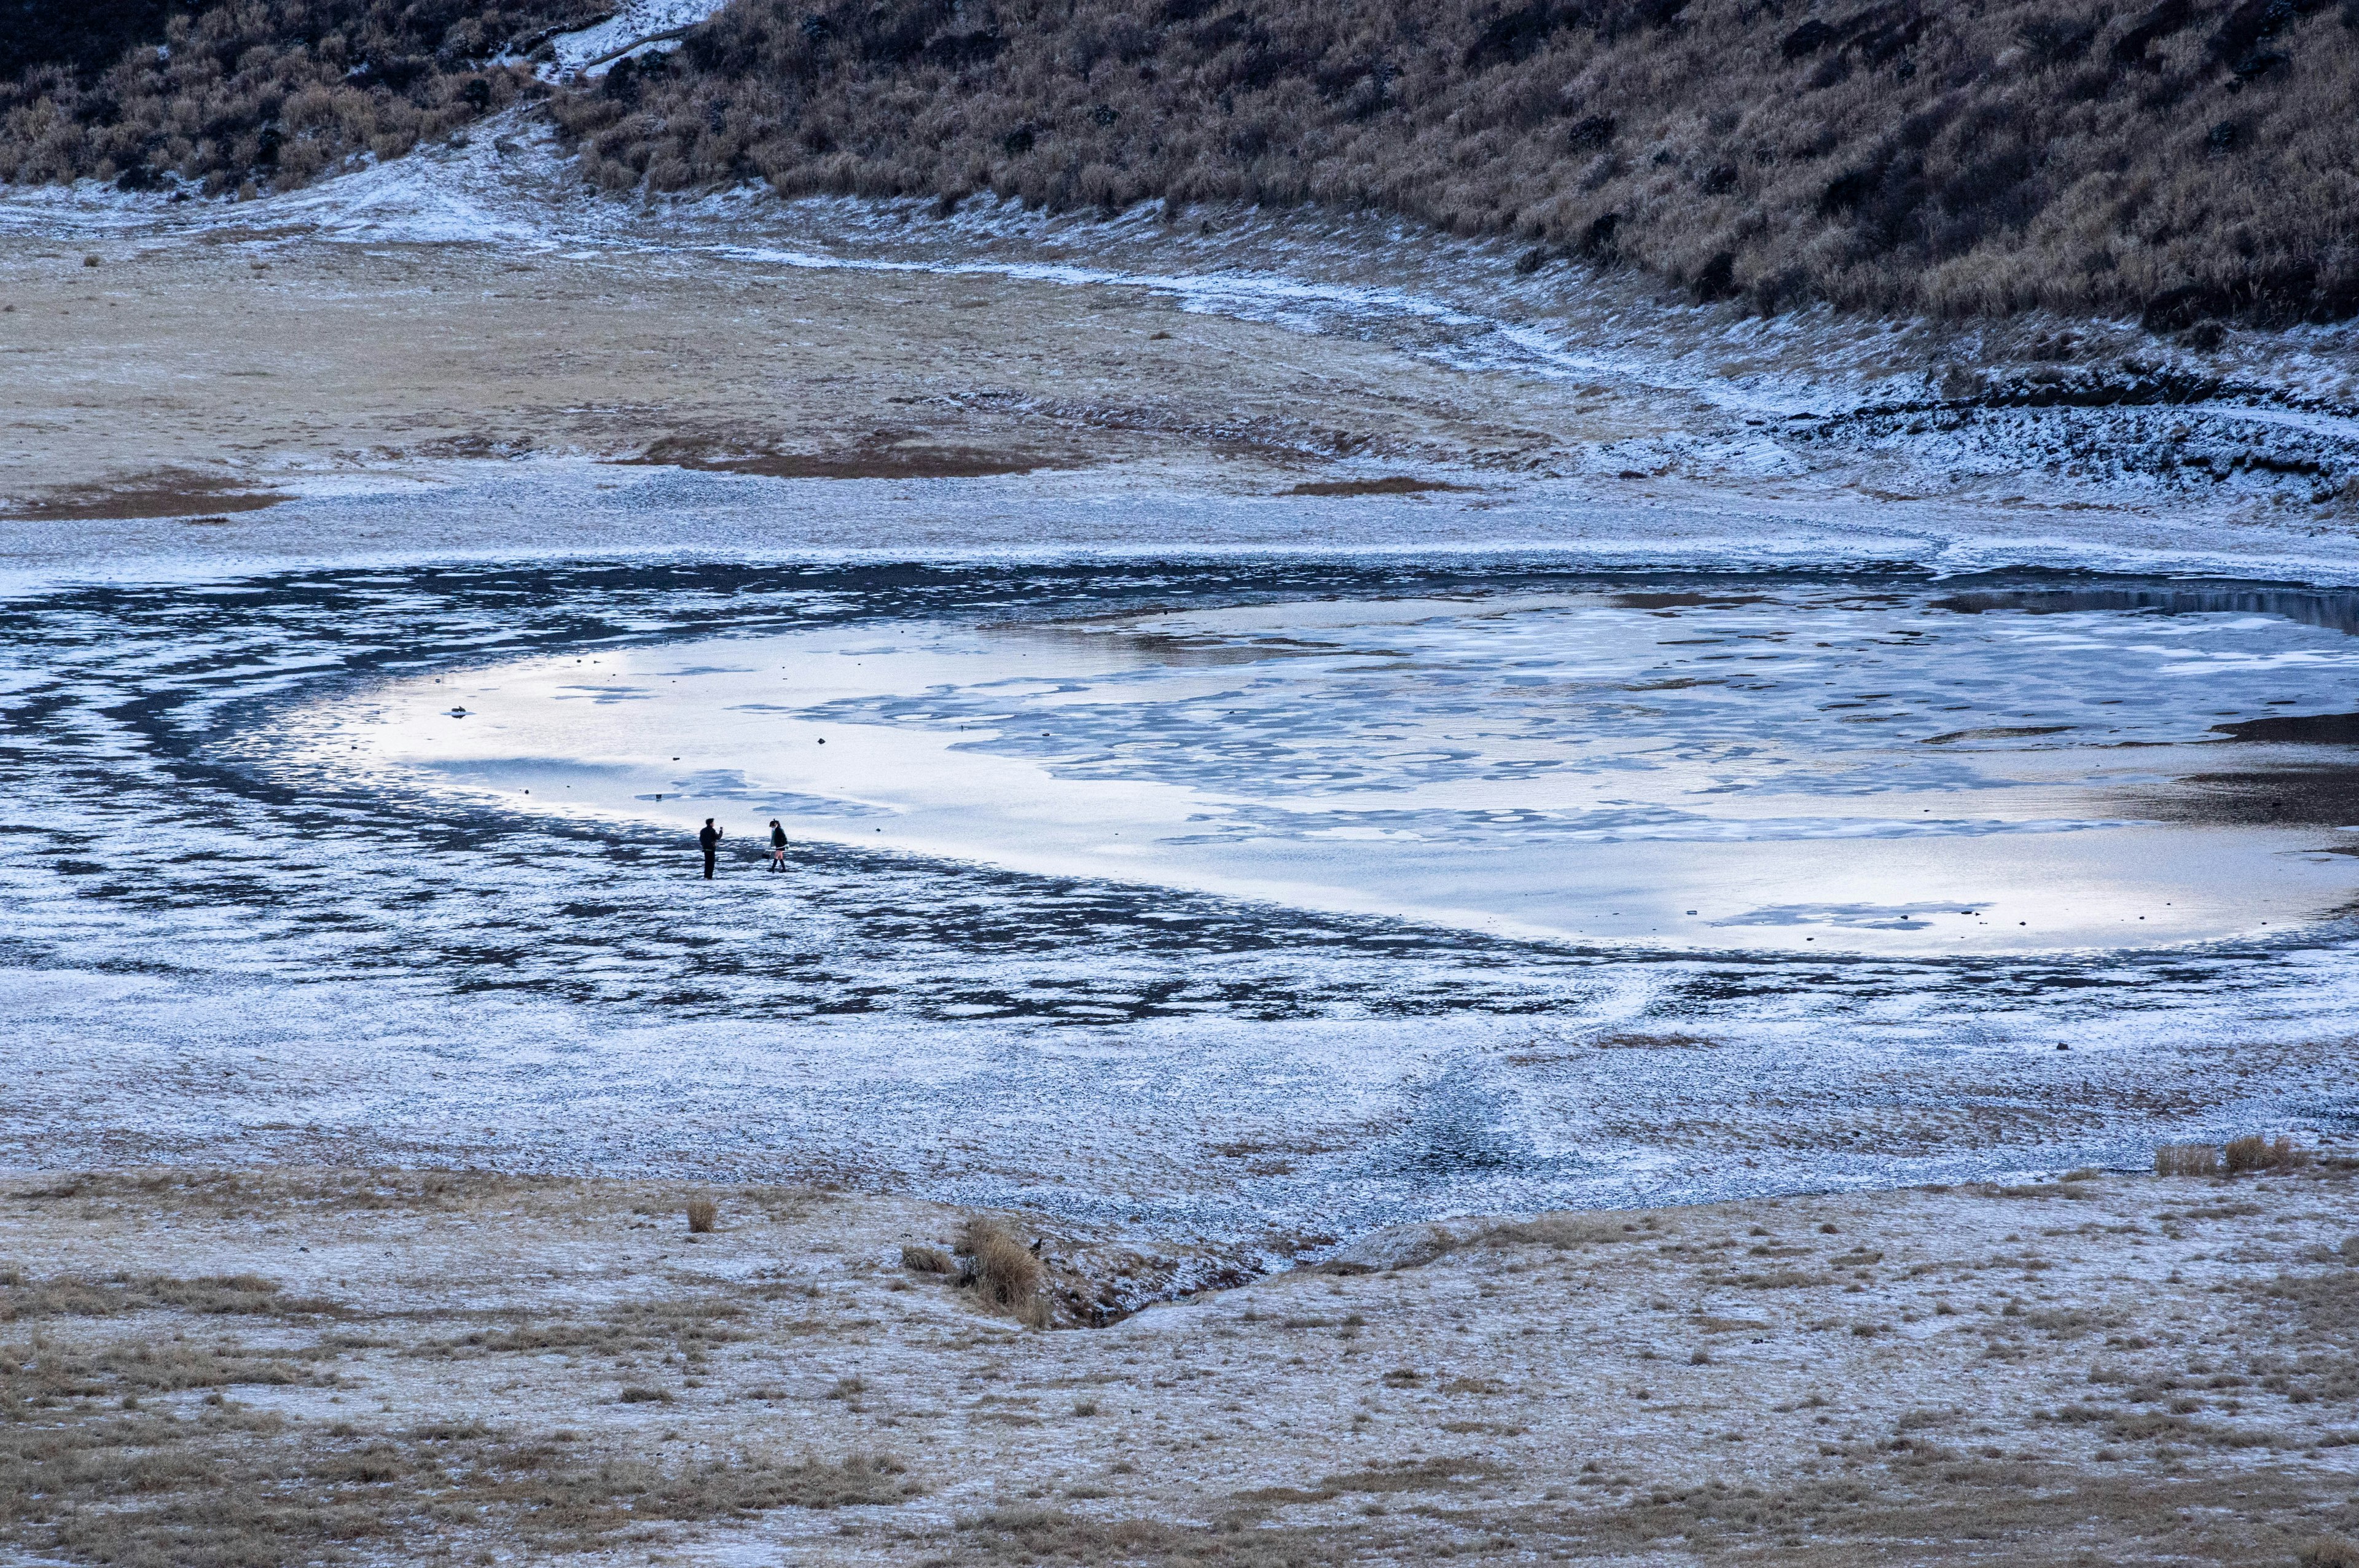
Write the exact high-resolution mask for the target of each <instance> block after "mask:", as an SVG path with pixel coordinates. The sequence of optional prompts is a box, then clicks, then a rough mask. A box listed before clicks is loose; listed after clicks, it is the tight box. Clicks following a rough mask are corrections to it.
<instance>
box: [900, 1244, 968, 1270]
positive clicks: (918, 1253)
mask: <svg viewBox="0 0 2359 1568" xmlns="http://www.w3.org/2000/svg"><path fill="white" fill-rule="evenodd" d="M901 1267H903V1268H904V1269H908V1270H909V1271H912V1272H915V1273H919V1274H948V1273H951V1272H952V1271H955V1270H956V1269H957V1268H958V1261H957V1260H956V1259H954V1258H952V1257H951V1255H950V1254H949V1253H947V1252H945V1251H943V1250H942V1249H940V1248H939V1247H923V1246H917V1245H910V1246H905V1247H903V1248H902V1249H901Z"/></svg>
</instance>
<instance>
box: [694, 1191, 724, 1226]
mask: <svg viewBox="0 0 2359 1568" xmlns="http://www.w3.org/2000/svg"><path fill="white" fill-rule="evenodd" d="M720 1223H721V1209H720V1207H719V1206H718V1205H716V1204H714V1203H713V1201H712V1199H711V1198H708V1197H703V1196H701V1195H700V1196H697V1197H692V1198H690V1199H689V1200H688V1229H689V1234H690V1235H691V1236H709V1235H711V1234H712V1228H713V1227H715V1226H717V1225H719V1224H720Z"/></svg>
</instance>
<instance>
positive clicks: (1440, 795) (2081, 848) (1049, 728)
mask: <svg viewBox="0 0 2359 1568" xmlns="http://www.w3.org/2000/svg"><path fill="white" fill-rule="evenodd" d="M2339 603H2340V600H2337V599H2335V598H2334V597H2333V596H2321V595H2317V594H2303V593H2290V594H2281V595H2277V596H2275V597H2272V596H2271V594H2270V593H2269V592H2268V591H2267V590H2266V589H2255V590H2251V591H2247V592H2230V591H2223V590H2210V591H2209V592H2208V593H2207V592H2199V591H2197V590H2194V589H2190V590H2188V591H2186V592H2184V593H2177V592H2174V591H2173V590H2171V589H2168V588H2163V589H2150V590H2143V591H2140V592H2129V591H2125V590H2113V591H2111V592H2110V593H2109V594H2093V595H2092V594H2082V595H2079V596H2076V595H2074V594H2073V593H2071V592H2066V591H2062V590H2058V591H2039V590H2017V591H2009V592H1999V593H1991V592H1984V593H1980V594H1971V593H1969V594H1961V593H1953V592H1945V591H1944V590H1943V589H1940V587H1939V586H1937V585H1931V584H1928V585H1925V586H1923V587H1921V588H1919V589H1908V590H1905V591H1897V592H1884V591H1870V592H1862V591H1860V590H1858V589H1852V588H1846V587H1843V586H1841V585H1835V586H1826V587H1816V588H1812V587H1798V586H1796V585H1794V584H1792V583H1791V582H1785V583H1766V584H1764V585H1762V586H1759V587H1757V588H1756V587H1751V586H1742V585H1741V579H1740V585H1738V586H1732V587H1731V588H1730V589H1728V590H1727V591H1726V592H1725V593H1716V592H1713V591H1710V590H1707V591H1702V592H1695V591H1658V592H1633V593H1621V594H1616V593H1612V592H1597V591H1568V592H1562V593H1552V592H1547V591H1539V592H1531V591H1514V590H1509V591H1502V592H1498V593H1493V594H1482V593H1474V594H1468V595H1465V596H1462V597H1459V596H1438V597H1425V598H1408V599H1383V598H1324V599H1301V600H1291V601H1285V602H1266V603H1244V604H1238V603H1222V604H1211V605H1204V606H1201V607H1192V606H1188V605H1185V604H1180V605H1176V606H1175V605H1174V604H1172V603H1169V602H1167V603H1165V604H1162V605H1159V606H1156V607H1151V608H1146V609H1141V610H1137V611H1131V612H1126V613H1122V614H1118V615H1114V616H1108V617H1104V618H1099V619H1087V620H1071V619H1067V620H1045V621H1026V620H1020V619H1005V620H999V621H990V620H984V619H981V618H973V619H966V620H953V619H948V618H943V619H929V618H923V617H915V618H906V619H892V620H878V621H875V622H860V623H855V624H852V625H843V624H837V625H833V626H830V627H827V628H825V629H821V630H811V631H804V632H791V633H780V634H769V635H745V636H723V637H714V638H712V639H709V640H703V641H693V642H684V643H664V644H660V645H653V646H643V647H634V648H624V649H614V650H610V651H604V652H598V653H585V654H572V653H566V654H558V655H554V656H541V657H527V658H519V659H516V660H515V661H513V662H508V663H502V664H495V665H487V666H484V667H481V668H478V669H474V670H471V671H465V672H461V673H456V674H452V673H445V674H444V675H442V676H439V677H419V678H413V679H408V680H399V681H395V682H393V683H391V684H388V685H384V686H381V687H376V688H375V689H373V690H370V691H368V692H366V693H364V694H363V695H361V696H359V697H353V696H351V695H346V696H344V697H340V698H339V699H338V700H337V701H336V702H335V703H334V704H333V705H332V707H331V706H328V705H324V704H323V705H321V706H320V707H318V708H314V709H312V710H311V711H310V712H309V713H308V714H306V715H304V716H303V717H302V718H301V719H299V720H298V721H297V722H295V723H294V724H292V725H291V726H290V729H291V730H292V731H293V732H295V733H298V734H300V735H302V736H304V737H305V738H306V739H305V740H304V741H303V745H304V748H305V750H306V751H307V752H308V754H309V756H310V760H311V761H312V762H314V763H316V764H319V765H321V766H324V767H327V768H331V769H332V770H333V771H335V772H336V773H340V774H346V775H349V774H351V773H353V771H355V770H357V771H358V772H359V773H360V774H361V775H362V776H363V777H364V778H367V777H375V778H377V779H380V780H382V781H384V782H385V783H386V784H387V785H388V786H389V787H390V786H392V785H394V784H398V785H399V786H400V787H402V788H404V789H410V788H415V787H417V786H418V785H419V784H420V782H421V781H422V782H424V783H426V784H429V785H430V787H431V788H432V789H434V790H436V791H438V792H445V793H448V794H450V795H457V796H462V797H471V798H473V799H476V800H488V801H493V802H496V803H498V804H500V805H503V806H507V807H510V808H516V809H521V810H529V811H533V812H543V813H553V814H560V815H563V816H570V817H574V818H581V819H597V820H599V821H602V822H604V823H609V824H614V825H618V826H619V827H621V830H622V831H624V832H625V833H628V832H630V831H632V830H633V828H632V826H631V825H644V827H645V828H646V829H647V831H648V832H649V833H650V834H651V835H655V836H657V837H658V841H659V842H660V843H661V844H663V845H665V846H667V847H669V846H672V845H679V846H680V852H681V853H682V854H683V855H686V854H688V853H690V851H689V850H688V849H687V848H686V844H687V839H688V836H689V835H690V834H692V833H693V831H694V830H695V829H696V827H698V826H699V825H701V822H702V820H703V819H704V818H705V817H706V816H712V817H715V818H716V819H718V821H719V823H720V825H721V826H722V827H723V828H724V829H725V830H726V832H727V833H728V835H729V846H728V853H726V854H725V855H724V857H723V866H724V874H726V875H727V876H729V877H731V878H742V877H748V876H753V875H756V874H758V871H759V868H758V862H757V855H758V854H759V852H760V846H761V845H762V844H763V843H765V842H766V836H767V824H768V822H769V821H770V819H772V818H774V817H775V818H777V819H778V820H779V821H780V822H782V823H783V824H784V825H785V827H786V829H787V831H788V835H789V836H790V838H793V839H794V840H795V841H796V842H797V843H798V844H802V845H809V844H810V843H812V842H813V841H815V840H816V841H824V842H827V843H832V844H836V845H844V846H857V847H861V848H864V849H885V850H889V851H896V852H900V853H905V854H908V855H911V856H919V857H929V858H934V859H939V860H955V861H962V862H968V863H974V864H981V865H986V866H990V867H995V868H1000V869H1004V870H1008V871H1019V872H1025V873H1031V874H1036V875H1046V876H1055V877H1077V878H1086V879H1093V880H1096V881H1114V882H1120V883H1127V884H1132V885H1141V884H1143V885H1147V886H1163V887H1169V888H1174V889H1184V890H1188V891H1190V892H1204V893H1212V894H1216V895H1221V896H1224V897H1229V898H1234V899H1240V900H1247V901H1253V902H1256V903H1275V904H1280V905H1287V906H1292V907H1297V908H1301V909H1306V910H1316V911H1323V912H1331V913H1343V914H1373V915H1379V916H1397V917H1402V918H1404V919H1408V920H1410V921H1414V922H1418V923H1420V924H1422V925H1445V926H1455V927H1460V928H1466V929H1473V930H1480V931H1484V932H1488V933H1492V934H1495V935H1504V936H1510V937H1519V938H1528V939H1540V940H1546V941H1571V942H1579V943H1584V944H1587V943H1597V944H1628V945H1635V946H1647V947H1670V948H1677V949H1706V950H1709V949H1755V950H1763V949H1767V950H1781V949H1782V950H1799V951H1819V952H1827V951H1835V950H1840V951H1848V952H1861V953H1870V954H1882V955H1896V956H1897V955H1944V954H1950V955H1972V954H1977V953H2005V952H2016V953H2036V952H2039V951H2048V950H2057V949H2086V948H2091V947H2104V946H2125V945H2128V946H2153V945H2162V944H2177V943H2186V942H2194V941H2203V940H2211V939H2216V938H2220V937H2223V936H2230V935H2271V934H2274V933H2276V932H2280V931H2282V930H2284V929H2285V928H2286V927H2287V926H2288V925H2297V924H2299V923H2301V922H2303V921H2306V920H2311V919H2315V918H2317V917H2319V916H2321V915H2324V914H2328V913H2330V912H2334V911H2337V910H2339V909H2341V908H2343V906H2345V905H2347V904H2349V903H2351V902H2352V901H2353V899H2354V892H2359V853H2354V851H2359V807H2354V809H2353V810H2352V811H2350V812H2348V813H2345V812H2343V809H2342V807H2341V806H2340V804H2338V803H2340V802H2341V801H2342V800H2343V797H2344V795H2346V794H2347V793H2348V786H2347V784H2343V782H2342V781H2343V780H2344V779H2346V778H2347V776H2348V774H2347V773H2346V771H2345V768H2344V764H2345V762H2346V761H2347V760H2348V759H2349V757H2350V752H2348V751H2347V749H2344V748H2342V747H2336V746H2319V745H2311V744H2306V743H2304V737H2306V736H2307V735H2309V734H2310V733H2311V732H2310V731H2308V730H2304V729H2303V728H2302V727H2301V726H2299V725H2294V726H2290V727H2287V726H2283V725H2278V726H2277V727H2275V728H2272V726H2271V724H2270V723H2269V722H2268V721H2271V720H2275V719H2285V718H2298V717H2303V716H2313V715H2324V714H2339V713H2344V712H2347V711H2349V710H2350V709H2353V708H2359V678H2354V677H2359V640H2354V638H2353V637H2352V636H2351V635H2350V634H2349V633H2350V628H2349V627H2347V626H2345V625H2343V624H2342V623H2341V620H2342V618H2343V617H2342V616H2341V612H2340V611H2338V610H2337V609H2336V606H2337V605H2338V604H2339ZM2321 607H2323V608H2321ZM2317 733H2319V734H2322V735H2326V736H2329V737H2332V736H2333V735H2335V734H2337V733H2339V732H2337V731H2335V730H2333V729H2332V726H2331V725H2329V726H2327V727H2326V728H2325V729H2324V730H2318V731H2317ZM2280 735H2289V736H2292V737H2294V739H2293V740H2292V741H2290V742H2278V743H2257V741H2271V740H2272V738H2274V737H2277V736H2280ZM2256 737H2257V741H2256V739H2255V738H2256ZM2279 776H2283V777H2285V778H2288V779H2291V780H2295V781H2297V783H2296V786H2295V787H2294V788H2293V789H2292V790H2291V792H2290V793H2289V794H2288V795H2286V798H2284V799H2278V798H2277V795H2279V794H2280V793H2282V792H2279V791H2277V789H2276V788H2275V786H2274V785H2273V784H2271V783H2270V781H2271V780H2273V779H2275V778H2277V777H2279ZM2321 781H2324V782H2323V783H2321ZM2288 803H2289V804H2288ZM2337 818H2341V820H2337ZM2346 823H2349V824H2352V826H2350V827H2347V828H2346V827H2345V826H2344V825H2345V824H2346Z"/></svg>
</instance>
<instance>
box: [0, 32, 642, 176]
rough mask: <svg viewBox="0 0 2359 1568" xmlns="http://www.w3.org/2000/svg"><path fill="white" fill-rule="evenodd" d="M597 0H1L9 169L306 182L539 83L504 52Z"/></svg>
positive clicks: (3, 172) (4, 165)
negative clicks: (504, 59)
mask: <svg viewBox="0 0 2359 1568" xmlns="http://www.w3.org/2000/svg"><path fill="white" fill-rule="evenodd" d="M601 15H603V10H602V9H601V8H600V7H598V6H597V5H593V4H592V3H591V0H505V3H499V4H491V5H485V4H483V3H481V0H232V3H229V4H223V3H222V0H75V3H71V4H61V3H60V0H0V180H10V181H22V182H27V183H30V182H38V181H44V180H62V179H73V178H82V177H84V176H90V175H95V176H97V177H99V178H103V179H111V180H114V181H115V182H116V183H118V184H120V185H121V186H123V187H124V188H125V189H134V190H136V189H152V188H154V187H156V186H158V185H159V184H162V183H164V182H165V176H166V175H168V174H172V175H178V176H179V177H181V178H185V179H188V180H191V181H200V182H201V183H202V186H203V188H204V189H205V191H206V192H207V193H208V194H216V193H219V192H222V191H223V190H235V189H242V188H248V187H251V188H255V189H260V188H266V187H270V186H281V187H284V186H291V185H301V184H304V183H307V182H308V181H310V180H311V179H313V178H318V177H319V176H321V174H324V173H329V172H332V171H333V170H334V169H335V168H337V167H338V166H340V165H341V164H342V163H343V162H344V161H345V160H346V159H347V158H350V157H354V156H356V155H359V154H362V153H374V154H375V155H376V156H377V157H399V156H400V155H401V154H403V153H406V152H408V150H409V149H410V148H411V147H412V146H416V145H417V144H418V142H419V141H420V140H421V139H429V138H434V137H439V136H444V135H449V134H450V133H451V132H452V131H453V130H456V129H458V128H459V127H461V126H462V125H464V124H467V123H468V122H469V121H471V120H473V119H475V118H477V117H478V116H480V115H482V114H487V113H489V112H491V111H493V110H495V109H498V108H501V107H503V106H505V105H506V104H509V103H514V102H516V99H517V97H518V96H519V95H521V94H529V93H538V92H542V91H543V89H542V88H541V86H540V84H539V83H538V81H534V80H533V78H532V76H531V74H530V73H529V72H528V71H525V70H516V69H513V68H510V67H506V66H500V65H495V64H494V63H493V61H494V59H495V57H497V56H499V55H500V54H501V53H502V52H503V51H504V50H506V49H511V48H513V47H515V46H518V45H521V46H523V47H524V48H527V49H528V48H530V47H531V46H532V45H533V44H534V43H535V42H537V41H538V38H539V37H541V36H544V35H546V34H547V33H549V32H550V31H552V30H555V29H557V28H560V27H579V26H582V25H583V24H585V23H588V22H590V21H593V20H595V19H596V18H597V17H598V16H601Z"/></svg>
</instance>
